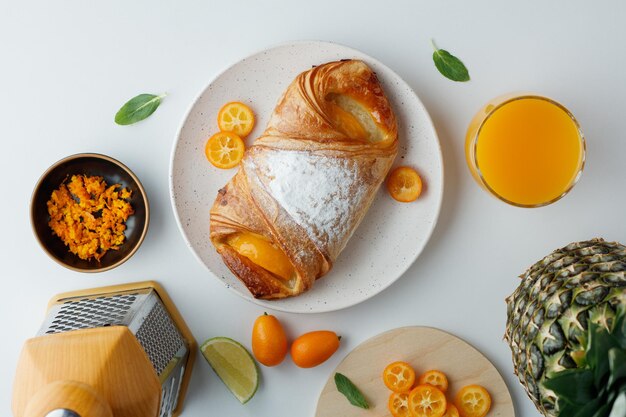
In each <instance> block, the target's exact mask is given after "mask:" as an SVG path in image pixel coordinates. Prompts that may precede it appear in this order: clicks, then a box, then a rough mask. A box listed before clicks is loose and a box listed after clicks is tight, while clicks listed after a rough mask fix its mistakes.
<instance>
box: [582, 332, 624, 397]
mask: <svg viewBox="0 0 626 417" xmlns="http://www.w3.org/2000/svg"><path fill="white" fill-rule="evenodd" d="M613 348H619V343H618V342H617V340H616V339H615V338H614V337H613V336H612V335H611V334H610V333H609V332H607V331H606V330H605V329H604V328H602V327H600V326H599V325H597V324H595V323H589V343H588V345H587V354H586V359H587V365H588V366H589V368H590V369H592V370H593V377H594V380H595V384H596V386H597V387H601V386H603V385H605V384H606V382H607V381H606V379H607V378H608V373H609V361H608V360H607V354H608V352H609V350H610V349H613Z"/></svg>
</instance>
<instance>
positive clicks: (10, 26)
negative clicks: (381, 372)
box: [0, 0, 626, 417]
mask: <svg viewBox="0 0 626 417" xmlns="http://www.w3.org/2000/svg"><path fill="white" fill-rule="evenodd" d="M624 17H626V3H623V2H617V1H614V2H589V1H584V0H575V1H573V0H570V1H568V2H545V1H540V0H532V1H524V2H517V3H515V4H513V2H495V1H486V0H485V1H472V2H468V1H464V0H455V1H429V2H425V1H418V0H406V1H404V0H403V1H400V0H396V1H393V2H391V1H389V2H383V1H364V0H354V1H338V0H328V1H317V2H306V3H305V2H297V1H288V0H284V1H278V0H276V1H266V2H260V1H252V0H251V1H244V0H240V1H237V2H232V1H230V2H225V1H222V2H215V1H139V0H135V1H121V0H115V1H113V0H112V1H106V2H97V1H82V0H81V1H78V0H75V1H37V2H33V1H29V0H19V1H16V0H14V1H11V2H9V1H8V0H1V1H0V138H1V139H0V140H1V143H2V153H3V160H2V164H0V170H1V174H2V175H1V176H0V178H2V181H3V187H2V188H3V190H4V192H3V196H2V200H3V203H2V206H1V208H0V210H1V211H0V212H1V213H2V219H3V224H2V234H1V235H2V239H0V253H1V254H2V255H1V256H2V258H1V259H2V269H1V273H0V276H1V279H2V285H3V294H2V296H1V297H0V320H1V322H0V324H1V325H0V329H1V330H2V334H3V340H2V342H1V343H0V365H1V369H2V372H1V374H0V414H2V415H10V399H11V392H12V380H13V376H14V373H15V365H16V362H17V358H18V355H19V352H20V349H21V346H22V343H23V342H24V340H26V339H27V338H29V337H31V336H33V335H34V334H35V332H36V331H37V329H38V327H39V325H40V324H41V322H42V320H43V317H44V313H45V308H46V304H47V302H48V300H49V299H50V297H51V296H52V295H54V294H56V293H58V292H62V291H69V290H73V289H80V288H89V287H98V286H103V285H109V284H117V283H124V282H131V281H139V280H145V279H154V280H158V281H160V282H161V283H163V284H164V286H165V287H166V289H167V291H168V292H169V294H170V295H171V297H172V298H173V299H174V301H175V302H176V304H177V306H178V308H179V309H180V311H181V312H182V314H183V316H184V317H185V319H186V321H187V323H188V324H189V326H190V327H191V329H192V331H193V333H194V335H195V336H196V338H197V339H198V341H203V340H205V339H206V338H209V337H212V336H222V335H223V336H229V337H232V338H234V339H237V340H240V341H242V342H243V343H244V344H247V345H248V346H249V340H250V329H251V326H252V322H253V320H254V318H255V317H256V316H257V315H259V314H262V313H263V310H262V309H261V308H259V307H257V306H255V305H254V304H252V303H249V302H246V301H244V300H243V299H241V298H240V297H238V296H236V295H235V294H233V293H231V292H229V291H228V290H227V289H226V288H224V287H223V285H222V283H221V282H220V281H218V280H216V279H214V278H213V277H211V275H210V273H209V272H207V270H205V269H204V267H203V266H201V265H200V264H199V263H198V262H197V261H196V260H195V258H194V257H193V256H192V254H191V253H190V251H189V250H188V249H187V247H186V246H185V244H184V242H183V239H182V237H181V235H180V234H179V231H178V228H177V226H176V223H175V220H174V215H173V213H172V209H171V206H170V197H169V192H168V164H169V156H170V150H171V146H172V143H173V140H174V136H175V134H176V130H177V128H178V126H179V124H180V123H181V120H182V117H183V115H184V113H185V111H186V110H187V108H188V106H189V105H190V103H191V101H192V100H193V98H194V97H195V96H196V94H197V93H198V92H199V91H200V89H202V88H203V87H204V86H205V85H206V84H207V82H208V81H209V80H211V78H212V77H213V76H215V75H216V74H217V73H218V72H219V71H220V70H222V69H223V68H225V67H226V66H228V65H230V64H231V63H233V62H235V61H236V60H238V59H240V58H242V57H244V56H246V55H248V54H250V53H252V52H254V51H257V50H260V49H263V48H266V47H268V46H272V45H275V44H279V43H283V42H285V41H290V40H299V39H320V40H330V41H335V42H339V43H343V44H346V45H348V46H351V47H354V48H356V49H360V50H362V51H363V52H365V53H367V54H370V55H372V56H374V57H376V58H378V59H379V60H381V61H382V62H384V63H385V64H386V65H388V66H389V67H391V68H392V69H394V70H395V71H396V72H398V74H400V76H402V77H403V78H404V79H405V80H406V81H407V82H408V83H409V84H410V85H411V86H412V87H413V88H414V89H415V90H416V92H417V93H418V95H419V96H420V98H421V99H422V101H423V102H424V104H425V105H426V107H427V108H428V110H429V111H430V114H431V116H432V118H433V120H434V123H435V126H436V128H437V131H438V133H439V137H440V140H441V145H442V148H443V154H444V165H445V195H444V201H443V209H442V212H441V216H440V218H439V223H438V225H437V228H436V230H435V232H434V235H433V237H432V239H431V240H430V243H429V244H428V246H427V247H426V249H425V250H424V252H423V253H422V255H421V256H420V257H419V259H418V260H417V261H416V262H415V264H414V265H413V266H412V267H411V268H410V269H409V270H408V272H407V273H406V274H405V275H404V276H403V277H402V278H400V279H399V280H398V281H397V282H396V283H395V284H394V285H392V286H391V287H390V288H389V289H387V290H386V291H384V292H383V293H381V294H379V295H378V296H376V297H374V298H373V299H371V300H369V301H366V302H364V303H362V304H360V305H358V306H355V307H352V308H349V309H347V310H343V311H339V312H334V313H326V314H317V315H295V314H279V315H278V316H279V318H280V319H281V320H282V321H283V323H284V324H285V326H286V327H287V329H288V332H289V333H290V334H291V335H296V334H299V333H303V332H305V331H309V330H315V329H325V328H329V329H333V330H335V331H337V332H338V333H341V334H342V335H343V336H344V338H343V339H342V347H341V349H340V350H339V352H338V353H337V354H336V355H335V356H333V357H332V358H331V359H330V360H329V361H328V362H326V363H324V364H323V365H321V366H319V367H317V368H314V369H309V370H302V369H299V368H296V367H295V366H294V365H293V364H291V363H290V361H289V360H288V361H286V362H285V363H284V364H282V365H281V366H279V367H277V368H271V369H270V368H265V369H262V386H261V388H260V390H259V392H258V393H257V394H256V396H255V398H254V399H253V400H252V401H250V402H249V403H248V404H247V405H245V406H242V405H240V404H239V403H238V402H237V401H236V400H235V399H234V398H233V397H232V396H231V395H230V393H229V392H228V391H227V390H226V388H225V387H224V386H223V385H222V383H221V382H220V381H219V379H218V378H217V377H216V375H215V374H213V372H212V371H211V370H210V368H209V366H208V365H207V364H206V363H205V362H204V360H203V359H201V358H200V359H199V360H198V361H197V363H196V366H195V367H194V372H193V377H192V381H191V388H190V391H189V394H188V397H187V400H186V406H185V411H184V413H183V416H186V417H202V416H208V415H214V414H217V413H218V412H219V413H220V415H231V416H251V415H255V416H294V415H296V416H307V415H313V413H314V410H315V405H316V402H317V398H318V395H319V393H320V391H321V389H322V386H323V384H324V383H325V381H326V378H327V377H328V376H329V375H330V373H331V371H332V370H333V369H334V367H335V366H336V365H337V364H338V362H339V361H340V360H341V359H342V358H343V357H344V356H345V355H346V354H347V353H348V352H349V351H350V350H351V349H352V348H354V347H355V346H356V345H357V344H359V343H361V342H362V341H364V340H365V339H367V338H369V337H371V336H373V335H375V334H377V333H380V332H382V331H385V330H388V329H391V328H395V327H398V326H406V325H429V326H436V327H439V328H442V329H444V330H447V331H450V332H453V333H455V334H456V335H458V336H460V337H462V338H464V339H465V340H467V341H469V342H470V343H472V344H473V345H474V346H476V347H477V348H479V349H480V350H481V351H482V352H484V353H485V354H486V355H487V356H488V357H489V358H490V359H491V360H492V361H493V362H494V363H495V365H496V366H497V367H498V369H499V370H500V372H501V373H502V374H503V376H504V378H505V380H506V381H507V383H508V385H509V388H510V390H511V393H512V395H513V397H514V400H515V407H516V411H517V415H518V416H534V415H538V413H537V411H535V409H534V406H533V405H532V403H531V402H530V400H528V399H527V397H526V394H525V393H524V391H523V390H522V388H521V386H520V385H519V384H518V382H517V379H516V377H515V376H514V375H513V373H512V366H511V360H510V351H509V348H508V346H507V345H506V343H505V342H503V340H502V335H503V333H504V325H505V320H506V310H505V303H504V298H505V297H506V296H507V295H508V294H509V293H511V292H512V291H513V289H514V288H515V286H516V285H517V283H518V279H517V276H518V275H519V274H520V273H522V272H523V271H524V269H525V268H526V267H528V266H529V265H530V264H532V263H533V262H534V261H536V260H538V259H539V258H541V257H542V256H543V255H546V254H547V253H548V252H550V251H551V250H552V249H555V248H557V247H560V246H562V245H565V244H567V243H569V242H571V241H575V240H582V239H587V238H591V237H595V236H602V237H604V238H606V239H610V240H622V241H625V240H626V223H625V222H624V204H625V203H626V193H624V188H625V187H624V185H625V180H626V169H624V155H626V140H625V138H624V131H625V130H624V126H625V125H624V124H623V123H624V115H625V114H626V113H625V112H626V110H625V109H626V82H624V74H625V72H624V68H626V58H625V56H626V55H625V53H624V42H625V41H626V25H624V23H623V22H624ZM431 37H433V38H435V39H436V41H437V42H438V44H439V46H440V47H442V48H445V49H449V50H450V51H451V52H452V53H454V54H456V55H458V56H459V57H461V58H462V59H463V60H464V62H465V63H466V65H467V66H468V68H469V71H470V74H471V76H472V81H471V82H469V83H464V84H460V83H453V82H451V81H448V80H446V79H444V78H443V77H442V76H441V75H439V73H438V72H437V71H436V70H435V68H434V65H433V63H432V60H431V53H432V50H431V47H430V44H429V38H431ZM516 90H530V91H535V92H538V93H542V94H545V95H548V96H551V97H553V98H555V99H557V100H559V101H561V102H563V103H564V104H565V105H566V106H568V107H569V108H570V109H571V110H572V112H573V113H574V114H575V115H576V116H577V118H578V119H579V121H580V123H581V125H582V128H583V130H584V132H585V134H586V137H587V146H588V158H587V166H586V169H585V172H584V174H583V177H582V180H581V181H580V183H579V184H578V185H577V186H576V188H575V189H574V190H573V191H572V192H571V193H570V194H569V195H568V196H566V197H565V198H564V199H563V200H561V201H559V202H557V203H556V204H553V205H552V206H549V207H545V208H541V209H532V210H529V209H519V208H514V207H509V206H507V205H505V204H504V203H501V202H499V201H497V200H495V199H494V198H492V197H490V196H489V195H487V194H486V193H485V192H483V191H482V190H481V189H479V187H478V186H477V185H476V184H475V183H474V182H473V180H472V178H471V177H470V174H469V172H468V170H467V168H466V166H465V161H464V155H463V142H464V134H465V129H466V126H467V124H468V122H469V120H470V118H471V117H472V115H473V113H474V112H475V111H476V110H477V109H478V108H479V106H480V105H481V104H483V103H484V102H485V101H486V100H488V99H490V98H492V97H493V96H496V95H498V94H501V93H504V92H509V91H516ZM163 91H167V92H168V93H169V96H168V97H167V98H166V99H165V101H164V103H163V104H162V106H161V107H160V108H159V109H158V110H157V112H156V113H155V114H154V115H153V116H152V117H151V118H150V119H148V120H146V121H144V122H141V123H139V124H137V125H134V126H127V127H121V126H117V125H115V124H114V123H113V115H114V114H115V112H116V111H117V109H118V108H119V106H120V105H121V104H123V103H124V101H125V100H126V99H128V98H130V97H132V96H134V95H136V94H138V93H144V92H153V93H159V92H163ZM87 151H93V152H100V153H104V154H107V155H111V156H113V157H115V158H117V159H120V160H121V161H122V162H124V163H126V164H127V165H128V166H129V167H130V168H131V169H132V170H133V171H134V172H135V173H136V174H137V175H138V176H139V178H140V179H141V180H142V182H143V184H144V186H145V188H146V189H147V192H148V195H149V198H150V203H151V214H152V219H151V223H150V229H149V232H148V235H147V237H146V240H145V242H144V243H143V245H142V246H141V248H140V250H139V251H138V252H137V253H136V254H135V255H134V256H133V258H131V259H130V260H129V261H128V262H127V263H126V264H124V265H122V266H121V267H119V268H116V269H114V270H112V271H109V272H105V273H101V274H95V275H92V274H81V273H77V272H72V271H70V270H67V269H65V268H63V267H61V266H59V265H57V264H56V263H55V262H53V261H52V260H50V259H49V258H48V257H47V255H45V254H44V252H43V251H42V250H41V249H40V248H39V246H38V244H37V242H36V241H35V238H34V236H33V234H32V232H31V229H30V224H29V216H28V204H29V198H30V194H31V191H32V188H33V186H34V185H35V182H36V181H37V179H38V178H39V176H40V174H41V173H42V172H43V171H44V170H45V169H46V168H47V167H48V166H49V165H51V164H52V163H53V162H55V161H56V160H58V159H60V158H62V157H64V156H67V155H70V154H73V153H77V152H87Z"/></svg>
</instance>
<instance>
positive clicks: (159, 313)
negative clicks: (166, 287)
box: [37, 282, 195, 417]
mask: <svg viewBox="0 0 626 417" xmlns="http://www.w3.org/2000/svg"><path fill="white" fill-rule="evenodd" d="M157 289H158V290H159V291H157ZM164 299H165V300H164ZM164 301H166V303H164ZM166 304H167V305H166ZM168 309H169V310H170V312H172V309H173V310H174V311H175V308H174V307H173V304H171V301H170V300H169V298H167V295H166V294H165V292H164V291H163V290H162V289H161V288H160V287H159V286H158V284H156V283H154V282H147V283H139V284H129V285H125V286H119V287H109V288H103V289H97V290H91V291H82V292H80V293H68V294H61V295H59V296H58V297H57V298H56V299H53V300H52V301H51V303H50V307H49V309H48V312H47V315H46V318H45V320H44V322H43V324H42V326H41V328H40V329H39V332H38V333H37V336H38V337H39V336H46V335H55V334H58V333H65V332H72V331H75V330H82V329H93V328H103V327H109V326H125V327H127V328H128V330H129V331H130V332H131V333H132V335H134V336H135V338H136V339H137V341H138V342H139V344H140V345H141V347H142V348H143V350H144V351H145V354H146V356H147V357H148V359H149V360H150V363H151V364H152V366H153V368H154V371H155V372H156V375H157V376H158V379H159V381H160V383H161V399H160V402H159V404H160V405H159V414H158V417H171V416H173V415H178V414H179V412H180V407H179V405H182V404H179V401H180V402H181V403H182V399H181V397H183V396H184V391H185V389H186V385H187V383H188V381H189V376H190V374H191V364H192V363H191V361H192V360H193V357H194V356H195V355H194V353H195V352H194V348H195V341H194V340H193V337H192V336H191V334H190V333H189V331H188V329H187V327H186V325H185V324H184V322H183V321H182V318H180V316H179V315H178V313H177V312H176V311H175V312H174V314H172V315H171V314H170V312H168ZM177 319H178V320H177ZM183 333H184V334H185V335H184V334H183ZM181 391H182V395H181ZM82 417H87V416H82ZM155 417H156V416H155Z"/></svg>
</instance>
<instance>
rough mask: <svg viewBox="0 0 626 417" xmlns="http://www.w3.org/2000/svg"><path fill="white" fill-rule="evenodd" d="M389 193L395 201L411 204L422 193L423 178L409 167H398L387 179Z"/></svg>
mask: <svg viewBox="0 0 626 417" xmlns="http://www.w3.org/2000/svg"><path fill="white" fill-rule="evenodd" d="M387 191H389V194H390V195H391V197H393V199H394V200H397V201H400V202H402V203H410V202H411V201H415V200H417V198H418V197H419V196H420V194H421V193H422V178H421V177H420V176H419V174H418V173H417V171H415V170H414V169H413V168H409V167H398V168H396V169H394V170H393V171H392V172H391V174H389V177H387Z"/></svg>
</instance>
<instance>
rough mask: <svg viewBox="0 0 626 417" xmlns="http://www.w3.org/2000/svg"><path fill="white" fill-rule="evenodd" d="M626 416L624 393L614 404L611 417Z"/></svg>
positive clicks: (625, 396)
mask: <svg viewBox="0 0 626 417" xmlns="http://www.w3.org/2000/svg"><path fill="white" fill-rule="evenodd" d="M624 416H626V392H623V391H622V393H621V394H620V395H619V396H618V397H617V399H616V400H615V402H614V403H613V408H612V409H611V414H609V417H624Z"/></svg>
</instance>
